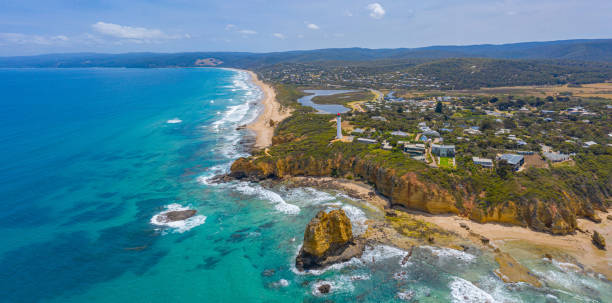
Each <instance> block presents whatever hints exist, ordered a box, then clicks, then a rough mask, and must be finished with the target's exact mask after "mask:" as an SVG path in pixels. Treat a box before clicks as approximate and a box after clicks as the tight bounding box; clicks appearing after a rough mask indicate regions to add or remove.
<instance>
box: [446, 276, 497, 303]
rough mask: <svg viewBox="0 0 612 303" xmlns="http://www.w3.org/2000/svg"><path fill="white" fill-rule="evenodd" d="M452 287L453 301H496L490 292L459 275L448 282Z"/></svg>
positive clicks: (493, 302)
mask: <svg viewBox="0 0 612 303" xmlns="http://www.w3.org/2000/svg"><path fill="white" fill-rule="evenodd" d="M448 287H449V288H450V289H451V299H452V302H453V303H482V302H488V303H495V302H498V301H496V300H495V299H494V298H493V297H492V296H491V295H490V294H488V293H487V292H485V291H484V290H482V289H480V288H478V287H476V285H474V284H472V282H470V281H467V280H465V279H461V278H459V277H454V278H453V281H451V282H450V283H449V284H448Z"/></svg>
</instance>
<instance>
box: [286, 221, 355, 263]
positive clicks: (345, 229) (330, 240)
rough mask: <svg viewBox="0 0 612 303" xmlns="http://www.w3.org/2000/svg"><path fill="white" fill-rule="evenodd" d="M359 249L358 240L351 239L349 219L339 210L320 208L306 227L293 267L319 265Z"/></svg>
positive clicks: (345, 257) (331, 261) (338, 260)
mask: <svg viewBox="0 0 612 303" xmlns="http://www.w3.org/2000/svg"><path fill="white" fill-rule="evenodd" d="M362 252H363V244H362V241H361V240H359V239H355V238H353V232H352V228H351V221H350V220H349V218H348V217H347V216H346V214H345V213H344V211H343V210H341V209H336V210H332V211H330V212H329V213H326V212H324V211H320V212H319V213H317V215H316V216H315V217H314V218H312V220H311V221H310V222H309V223H308V225H307V226H306V230H305V231H304V244H303V245H302V249H301V250H300V253H299V254H298V256H297V258H296V261H295V266H296V268H297V269H299V270H305V269H314V268H321V267H325V266H328V265H331V264H333V263H337V262H343V261H347V260H349V259H350V258H352V257H355V256H360V255H361V253H362Z"/></svg>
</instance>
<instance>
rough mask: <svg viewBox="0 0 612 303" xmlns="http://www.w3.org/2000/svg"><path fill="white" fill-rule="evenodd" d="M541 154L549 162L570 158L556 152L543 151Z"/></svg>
mask: <svg viewBox="0 0 612 303" xmlns="http://www.w3.org/2000/svg"><path fill="white" fill-rule="evenodd" d="M542 155H543V156H544V158H546V160H549V161H551V162H563V161H567V160H569V158H570V156H569V155H566V154H562V153H558V152H545V153H542Z"/></svg>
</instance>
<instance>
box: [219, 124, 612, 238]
mask: <svg viewBox="0 0 612 303" xmlns="http://www.w3.org/2000/svg"><path fill="white" fill-rule="evenodd" d="M319 116H323V117H318V116H316V115H308V114H304V115H301V116H294V117H291V118H289V119H287V120H286V121H284V122H283V123H282V124H281V125H280V126H279V128H278V129H277V131H276V133H275V137H274V139H273V142H274V143H275V145H273V146H272V147H271V148H270V150H267V151H266V152H260V153H258V154H255V155H254V156H252V157H248V158H240V159H238V160H236V161H235V162H234V163H233V164H232V166H231V172H230V174H229V176H230V177H231V178H235V179H248V180H253V181H258V180H263V179H278V178H285V177H290V176H313V177H323V176H331V177H343V178H350V179H360V180H363V181H365V182H367V183H369V184H371V185H372V186H374V187H375V188H376V190H377V191H378V192H379V193H380V194H381V195H383V196H385V197H387V198H388V199H389V201H390V202H391V206H400V207H406V208H408V209H413V210H420V211H424V212H427V213H431V214H444V213H452V214H458V215H461V216H464V217H468V218H470V219H471V220H474V221H477V222H482V223H484V222H498V223H506V224H511V225H518V226H524V227H530V228H532V229H534V230H537V231H542V232H549V233H552V234H568V233H572V232H574V231H575V230H576V228H577V222H576V218H577V217H586V218H589V219H591V220H594V221H598V220H600V219H599V218H598V217H597V216H596V214H595V210H601V211H604V212H605V211H606V210H607V209H608V208H609V207H610V206H611V204H612V203H611V202H610V196H611V193H610V188H612V178H611V177H610V173H609V172H608V173H607V175H603V176H602V175H601V174H600V175H598V174H595V173H592V174H586V173H585V174H581V175H578V174H577V173H576V171H575V170H578V169H581V168H580V167H579V166H578V167H576V168H571V169H565V168H564V169H559V170H556V171H552V172H551V171H542V170H530V171H528V172H526V173H523V174H522V175H521V176H520V177H513V178H509V179H507V180H505V179H499V180H497V179H496V180H494V181H495V182H489V181H487V180H486V178H487V176H484V177H483V176H480V175H479V174H477V173H473V172H470V171H467V172H463V174H459V173H457V172H453V171H443V170H439V169H436V168H429V167H426V166H425V165H424V164H422V163H418V162H417V161H413V160H410V159H407V157H405V156H403V155H401V154H400V155H397V153H385V152H382V151H377V150H373V149H372V148H371V147H368V146H364V145H363V144H356V143H343V142H334V143H330V141H331V140H332V139H333V136H334V134H333V127H331V125H329V126H330V127H329V128H325V127H322V125H323V126H325V125H326V124H329V122H328V117H324V115H319ZM321 129H323V130H322V131H321ZM604 173H605V172H604ZM478 178H480V179H478ZM483 178H485V181H483V180H482V179H483ZM487 182H488V183H487ZM489 183H491V184H489ZM498 183H499V184H498Z"/></svg>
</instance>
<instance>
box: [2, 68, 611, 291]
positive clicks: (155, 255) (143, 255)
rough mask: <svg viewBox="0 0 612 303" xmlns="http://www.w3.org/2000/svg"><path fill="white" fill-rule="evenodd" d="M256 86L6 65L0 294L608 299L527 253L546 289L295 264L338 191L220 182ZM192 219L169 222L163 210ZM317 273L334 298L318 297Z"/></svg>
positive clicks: (358, 214) (411, 267)
mask: <svg viewBox="0 0 612 303" xmlns="http://www.w3.org/2000/svg"><path fill="white" fill-rule="evenodd" d="M261 94H262V92H261V90H260V89H259V88H258V87H256V86H255V85H253V84H252V83H251V82H250V79H249V76H248V74H247V73H245V72H241V71H235V70H227V69H212V68H211V69H0V106H2V110H1V111H0V146H2V148H1V149H0V197H1V200H0V203H1V204H0V206H1V207H2V211H1V212H0V238H1V239H2V241H1V242H0V243H1V244H0V301H2V302H130V303H136V302H160V303H161V302H323V301H328V300H330V301H334V302H356V301H358V302H395V301H410V300H418V301H419V302H606V301H607V302H610V298H611V297H612V291H611V288H610V284H609V283H607V282H604V281H602V280H601V279H600V278H599V277H598V276H597V275H596V274H593V273H590V274H585V273H582V272H580V271H576V270H574V269H573V268H571V267H567V266H563V264H555V263H554V262H553V263H551V262H546V261H544V260H542V259H541V258H540V257H534V256H523V257H521V259H519V260H521V261H522V262H523V263H524V264H526V265H527V266H528V267H529V268H530V269H531V270H532V271H533V272H534V273H536V274H537V275H539V276H541V277H542V279H543V282H544V283H545V287H544V288H542V289H535V288H533V287H531V286H529V285H527V284H523V283H518V284H504V283H503V282H501V280H500V279H499V278H497V277H496V276H495V275H494V274H493V270H495V269H496V264H495V262H494V260H493V257H492V256H491V255H490V254H488V253H487V252H479V251H475V252H473V253H467V252H463V251H457V250H453V249H445V248H436V247H430V246H422V247H417V248H416V249H415V251H414V254H413V257H412V258H411V260H410V262H408V263H406V264H401V263H402V262H401V259H402V258H403V256H404V255H405V254H406V252H405V251H402V250H400V249H397V248H394V247H389V246H374V247H368V248H367V250H366V252H365V253H364V256H363V257H361V258H359V259H353V260H351V261H349V262H346V263H343V264H338V265H334V266H333V267H332V268H329V269H327V270H321V271H314V272H309V273H300V272H298V271H297V270H296V269H295V267H294V266H293V262H294V259H295V256H296V254H297V252H298V250H299V248H300V245H301V242H302V237H303V232H304V228H305V225H306V224H307V223H308V221H309V220H310V219H311V218H312V217H313V216H314V215H315V214H316V213H317V212H318V211H319V210H329V209H332V208H335V207H341V208H343V209H344V210H345V211H346V212H347V214H348V215H349V217H350V218H351V220H352V223H353V228H354V231H355V232H356V233H361V232H363V231H364V229H365V220H366V219H367V218H372V217H380V216H382V214H381V213H380V212H379V211H377V210H376V209H375V208H373V207H368V206H367V205H365V204H364V202H363V201H358V200H354V199H351V198H350V197H348V196H346V195H344V194H343V193H341V192H334V191H322V190H318V189H314V188H287V187H284V186H282V185H276V186H273V187H271V188H267V187H264V186H262V185H260V184H254V183H248V182H230V183H225V184H214V183H211V182H210V179H211V178H212V177H213V176H214V175H217V174H220V173H224V172H227V170H228V169H229V165H230V164H231V162H232V161H233V160H234V159H236V158H238V157H240V156H245V155H248V149H247V148H245V145H246V144H247V142H249V141H250V140H252V134H251V133H250V132H249V131H248V130H244V129H242V130H237V128H238V127H239V126H240V125H244V124H246V123H248V122H249V121H252V120H253V119H254V118H255V117H256V116H257V114H258V112H259V110H260V108H259V105H258V100H259V98H260V97H261ZM176 209H194V210H196V211H197V215H196V216H194V217H192V218H189V219H187V220H185V221H180V222H175V223H173V224H171V225H160V224H158V222H157V221H156V220H155V218H156V215H159V214H161V213H163V212H165V211H168V210H176ZM321 283H328V284H330V285H331V293H330V294H327V295H323V294H320V293H318V291H317V286H318V285H320V284H321Z"/></svg>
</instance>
